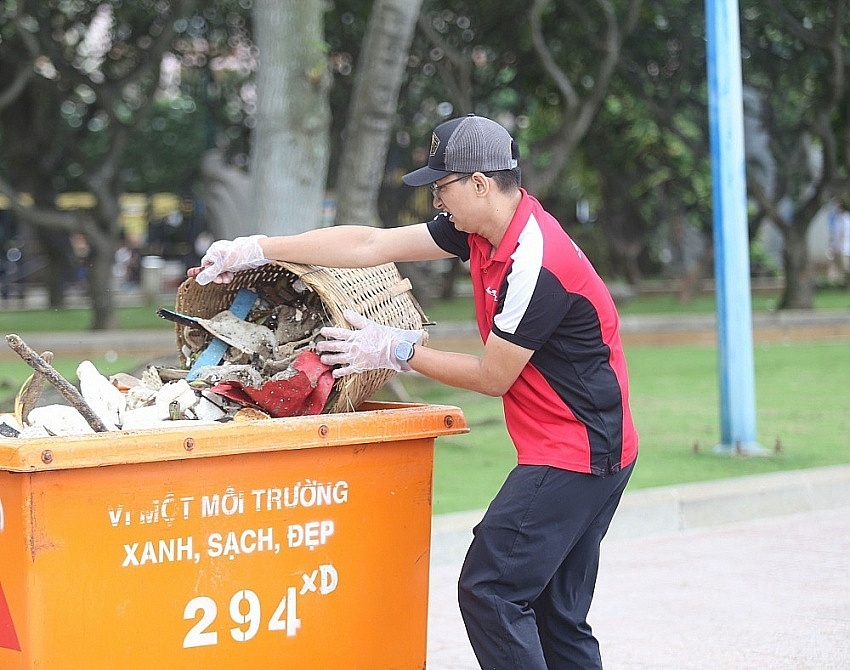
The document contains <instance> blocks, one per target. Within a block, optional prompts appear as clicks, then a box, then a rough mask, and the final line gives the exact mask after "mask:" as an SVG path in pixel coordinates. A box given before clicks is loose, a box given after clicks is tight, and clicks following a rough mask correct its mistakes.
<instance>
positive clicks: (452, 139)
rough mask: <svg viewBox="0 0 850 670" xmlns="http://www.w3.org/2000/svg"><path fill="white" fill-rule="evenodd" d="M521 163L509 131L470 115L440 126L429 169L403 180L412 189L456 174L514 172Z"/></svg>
mask: <svg viewBox="0 0 850 670" xmlns="http://www.w3.org/2000/svg"><path fill="white" fill-rule="evenodd" d="M518 160H519V148H518V147H517V145H516V142H514V140H513V138H512V137H511V135H510V133H509V132H508V131H507V130H505V129H504V128H503V127H502V126H500V125H499V124H498V123H496V122H495V121H491V120H490V119H488V118H485V117H483V116H475V115H474V114H470V115H469V116H461V117H459V118H456V119H451V120H450V121H445V122H444V123H441V124H440V125H439V126H437V127H436V128H435V129H434V133H433V134H432V135H431V151H430V154H429V156H428V165H426V166H425V167H421V168H419V169H418V170H414V171H413V172H408V173H407V174H406V175H404V176H403V177H402V178H401V179H402V181H403V182H404V183H405V184H407V185H408V186H425V185H427V184H433V183H434V182H435V181H437V180H438V179H440V178H441V177H445V176H446V175H449V174H452V173H466V174H472V173H473V172H496V171H497V170H512V169H514V168H515V167H516V166H517V161H518Z"/></svg>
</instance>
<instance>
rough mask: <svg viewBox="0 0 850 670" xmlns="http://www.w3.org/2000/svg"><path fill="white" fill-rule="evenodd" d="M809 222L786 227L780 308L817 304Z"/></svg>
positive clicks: (800, 307) (805, 307)
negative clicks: (783, 282)
mask: <svg viewBox="0 0 850 670" xmlns="http://www.w3.org/2000/svg"><path fill="white" fill-rule="evenodd" d="M808 229H809V226H808V224H806V225H800V224H798V223H796V222H795V223H794V224H793V225H791V226H788V227H787V228H786V229H785V248H784V250H783V252H782V258H783V265H784V268H785V289H784V290H783V292H782V298H781V299H780V301H779V309H812V308H813V307H814V305H815V301H814V287H815V280H814V274H813V271H812V263H811V260H810V258H809V240H808Z"/></svg>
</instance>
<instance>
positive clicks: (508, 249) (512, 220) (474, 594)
mask: <svg viewBox="0 0 850 670" xmlns="http://www.w3.org/2000/svg"><path fill="white" fill-rule="evenodd" d="M517 159H518V151H517V148H516V144H515V143H514V142H513V140H512V138H511V136H510V134H509V133H508V132H507V131H506V130H505V129H504V128H502V127H501V126H500V125H499V124H497V123H495V122H493V121H491V120H489V119H486V118H483V117H477V116H473V115H470V116H467V117H462V118H457V119H452V120H450V121H447V122H445V123H442V124H440V125H439V126H437V128H436V129H435V130H434V133H433V136H432V144H431V150H430V157H429V159H428V164H427V165H426V166H425V167H422V168H420V169H418V170H415V171H413V172H411V173H409V174H407V175H405V176H404V177H403V180H404V182H405V183H406V184H408V185H410V186H426V185H427V186H429V187H430V189H431V193H432V195H433V197H434V206H435V208H437V209H439V210H440V213H439V214H438V215H437V216H436V217H435V218H434V219H433V220H432V221H430V222H428V223H423V224H418V225H413V226H406V227H401V228H391V229H379V228H371V227H357V226H342V227H336V228H326V229H320V230H314V231H310V232H307V233H303V234H301V235H295V236H286V237H263V236H252V237H250V238H238V239H237V240H234V241H232V242H230V241H220V242H216V243H214V244H213V245H212V246H211V247H210V249H209V251H208V252H207V254H206V255H205V256H204V259H203V261H202V267H200V268H192V269H190V270H189V275H190V276H195V277H197V278H198V280H199V281H202V282H206V281H229V280H230V278H231V277H232V273H233V272H234V271H237V270H240V269H246V268H249V267H256V266H257V265H260V264H262V263H265V262H267V259H280V260H287V261H291V262H298V263H310V264H317V265H327V266H339V267H364V266H370V265H377V264H380V263H385V262H390V261H413V260H435V259H440V258H448V257H450V256H458V257H460V258H461V259H463V260H465V261H466V260H468V261H469V263H470V274H471V278H472V282H473V292H474V298H475V307H476V315H477V321H478V328H479V330H480V333H481V337H482V339H483V340H484V343H485V344H484V352H483V355H482V356H480V357H478V356H473V355H469V354H461V353H454V352H446V351H438V350H436V349H433V348H430V347H426V346H422V345H421V344H418V341H419V335H420V333H419V332H405V331H399V330H396V329H392V328H387V327H385V326H380V325H378V324H375V323H374V322H372V321H370V320H368V319H365V318H364V317H362V316H360V315H358V314H354V313H349V314H348V316H347V318H348V320H349V321H350V322H351V324H352V325H353V326H354V327H355V329H354V330H348V329H343V328H327V329H324V331H323V334H325V335H326V336H327V337H329V338H331V339H329V340H328V341H326V342H323V343H321V345H319V346H320V349H321V351H323V352H325V353H324V355H323V356H322V360H323V361H324V362H325V363H327V364H329V365H336V364H341V365H342V366H343V367H341V368H337V369H336V370H335V371H334V374H335V375H337V376H341V375H343V374H349V373H352V372H358V371H363V370H367V369H374V368H377V367H389V368H393V369H396V370H415V371H416V372H419V373H421V374H423V375H425V376H427V377H430V378H431V379H434V380H437V381H439V382H442V383H445V384H449V385H452V386H456V387H460V388H465V389H470V390H473V391H478V392H480V393H484V394H487V395H492V396H501V397H502V398H503V402H504V410H505V419H506V425H507V428H508V431H509V433H510V435H511V438H512V440H513V442H514V445H515V447H516V450H517V466H516V467H515V468H514V469H513V470H512V471H511V473H510V474H509V475H508V477H507V479H506V481H505V483H504V484H503V486H502V488H501V490H500V491H499V493H498V494H497V495H496V497H495V499H494V500H493V502H492V503H491V504H490V506H489V508H488V509H487V512H486V513H485V515H484V517H483V519H482V521H481V523H480V524H478V525H477V526H476V527H475V529H474V539H473V541H472V544H471V545H470V548H469V552H468V554H467V556H466V560H465V561H464V565H463V569H462V571H461V575H460V580H459V588H458V594H459V603H460V608H461V613H462V615H463V619H464V623H465V624H466V628H467V633H468V635H469V639H470V642H471V644H472V647H473V649H474V651H475V654H476V656H477V658H478V662H479V664H480V665H481V667H482V668H488V669H489V668H498V669H499V670H503V669H506V668H516V669H517V670H537V669H544V668H548V669H550V670H552V669H557V670H563V669H565V668H581V669H582V670H588V669H589V668H601V667H602V662H601V658H600V653H599V645H598V642H597V640H596V639H595V638H594V636H593V634H592V632H591V628H590V626H589V625H588V624H587V621H586V616H587V612H588V610H589V608H590V604H591V599H592V597H593V590H594V586H595V581H596V573H597V567H598V560H599V544H600V542H601V540H602V538H603V536H604V535H605V533H606V531H607V529H608V525H609V523H610V521H611V518H612V516H613V514H614V511H615V509H616V507H617V505H618V503H619V500H620V497H621V495H622V492H623V489H624V488H625V486H626V484H627V482H628V479H629V476H630V474H631V471H632V468H633V466H634V462H635V459H636V457H637V434H636V432H635V428H634V424H633V422H632V417H631V412H630V410H629V390H628V375H627V371H626V363H625V359H624V356H623V351H622V346H621V343H620V336H619V317H618V315H617V311H616V309H615V307H614V303H613V300H612V299H611V296H610V294H609V292H608V290H607V289H606V287H605V285H604V284H603V282H602V280H601V279H600V277H599V276H598V275H597V273H596V272H595V270H594V269H593V267H592V266H591V264H590V262H589V261H588V259H587V258H586V257H585V256H584V254H583V253H582V251H581V250H580V249H579V248H578V246H576V245H575V244H574V243H573V241H572V240H571V239H570V238H569V236H568V235H567V234H566V233H565V232H564V230H563V229H562V228H561V226H560V225H559V223H558V222H557V221H556V220H555V219H554V218H553V217H552V216H551V215H550V214H548V213H547V212H546V211H544V209H543V208H542V206H541V205H540V203H539V202H538V201H537V200H535V199H534V198H533V197H532V196H530V195H529V194H528V193H527V192H526V191H525V190H524V189H522V188H520V185H519V184H520V180H519V168H518V166H517Z"/></svg>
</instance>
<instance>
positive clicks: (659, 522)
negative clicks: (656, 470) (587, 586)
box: [431, 465, 850, 565]
mask: <svg viewBox="0 0 850 670" xmlns="http://www.w3.org/2000/svg"><path fill="white" fill-rule="evenodd" d="M840 507H850V465H839V466H830V467H824V468H813V469H809V470H795V471H790V472H778V473H774V474H769V475H750V476H744V477H733V478H730V479H720V480H715V481H711V482H699V483H694V484H682V485H677V486H663V487H658V488H651V489H639V490H636V491H627V492H626V494H625V495H624V496H623V500H622V502H621V503H620V508H619V509H618V511H617V514H616V515H615V516H614V521H613V522H612V524H611V528H610V530H609V532H608V535H607V538H610V539H616V540H625V539H632V538H637V537H645V536H650V535H661V534H670V533H677V532H681V531H685V530H690V529H695V528H705V527H710V526H720V525H724V524H731V523H738V522H742V521H750V520H753V519H762V518H770V517H776V516H785V515H790V514H798V513H801V512H812V511H818V510H828V509H835V508H840ZM483 514H484V511H483V510H475V511H470V512H456V513H452V514H438V515H435V516H434V519H433V522H432V531H431V546H432V550H431V562H432V565H444V564H450V563H456V562H457V561H459V560H462V559H463V556H464V555H465V553H466V548H467V546H468V545H469V542H470V540H471V539H472V527H473V526H474V525H475V524H476V523H478V521H479V520H480V519H481V516H482V515H483Z"/></svg>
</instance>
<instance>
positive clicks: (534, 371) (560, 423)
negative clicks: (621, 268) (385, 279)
mask: <svg viewBox="0 0 850 670" xmlns="http://www.w3.org/2000/svg"><path fill="white" fill-rule="evenodd" d="M428 229H429V231H430V233H431V236H432V237H433V238H434V241H435V242H436V243H437V245H439V246H440V248H441V249H443V250H445V251H446V252H448V253H450V254H453V255H455V256H457V257H458V258H460V259H462V260H464V261H469V263H470V274H471V277H472V285H473V293H474V297H475V309H476V317H477V321H478V329H479V331H480V333H481V337H482V339H483V340H484V341H485V342H486V341H487V338H488V337H489V335H490V333H491V332H492V333H495V334H496V335H497V336H498V337H501V338H503V339H505V340H508V341H509V342H512V343H514V344H516V345H518V346H521V347H524V348H526V349H531V350H533V351H534V353H533V355H532V356H531V359H530V361H529V363H528V365H526V366H525V368H524V369H523V371H522V372H521V373H520V376H519V378H518V379H517V380H516V382H514V384H513V385H512V386H511V388H510V389H509V390H508V392H507V393H506V394H505V395H504V397H503V403H504V408H505V421H506V425H507V429H508V432H509V433H510V435H511V439H512V440H513V442H514V445H515V446H516V450H517V459H518V463H519V464H521V465H550V466H553V467H557V468H562V469H565V470H572V471H575V472H585V473H592V474H595V475H606V474H609V473H612V472H617V471H618V470H619V469H620V468H622V467H625V466H627V465H629V464H631V463H632V462H633V461H634V460H635V458H636V457H637V449H638V437H637V431H636V430H635V426H634V422H633V421H632V415H631V410H630V409H629V381H628V372H627V369H626V360H625V356H624V355H623V347H622V343H621V341H620V333H619V323H620V319H619V315H618V314H617V309H616V307H615V305H614V301H613V299H612V298H611V294H610V293H609V291H608V289H607V287H606V286H605V284H604V282H603V281H602V278H601V277H600V276H599V275H598V274H597V272H596V270H595V269H594V268H593V266H592V265H591V263H590V261H589V260H588V259H587V257H586V256H585V255H584V253H582V251H581V249H579V247H578V246H577V245H576V244H575V243H574V242H573V240H572V239H571V238H570V237H569V235H567V233H566V232H565V231H564V230H563V228H562V227H561V225H560V224H559V223H558V221H557V220H556V219H555V218H554V217H553V216H552V215H550V214H549V213H547V212H546V211H545V210H544V209H543V207H542V206H541V204H540V203H539V202H538V201H537V200H536V199H535V198H534V197H532V196H530V195H528V193H527V192H526V191H525V190H524V189H523V190H522V200H521V202H520V204H519V207H518V208H517V210H516V212H515V213H514V216H513V219H512V220H511V222H510V225H509V227H508V230H507V232H506V233H505V236H504V238H503V239H502V241H501V243H500V244H499V247H498V248H497V249H496V250H495V253H493V254H492V256H491V251H492V246H491V244H490V242H489V241H488V240H486V239H485V238H483V237H481V236H480V235H477V234H474V233H473V234H470V233H464V232H461V231H458V230H457V229H456V228H455V227H454V225H453V224H452V223H451V221H450V220H449V217H448V215H446V214H445V213H441V214H439V215H438V216H436V217H435V218H434V219H433V220H432V221H430V222H429V223H428Z"/></svg>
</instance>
